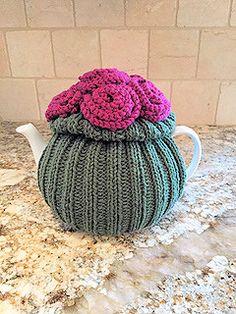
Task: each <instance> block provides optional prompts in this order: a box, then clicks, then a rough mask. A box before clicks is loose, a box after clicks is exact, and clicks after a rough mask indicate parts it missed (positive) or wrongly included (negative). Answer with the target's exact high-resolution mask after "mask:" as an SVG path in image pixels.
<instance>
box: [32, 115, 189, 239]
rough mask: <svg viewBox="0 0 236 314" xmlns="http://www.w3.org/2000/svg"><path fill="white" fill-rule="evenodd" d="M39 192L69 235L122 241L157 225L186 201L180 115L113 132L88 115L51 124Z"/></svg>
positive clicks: (55, 121) (62, 119)
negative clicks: (125, 235) (179, 144)
mask: <svg viewBox="0 0 236 314" xmlns="http://www.w3.org/2000/svg"><path fill="white" fill-rule="evenodd" d="M50 127H51V130H52V132H53V136H52V138H51V140H50V142H49V144H48V145H47V147H46V149H45V150H44V152H43V155H42V157H41V159H40V163H39V168H38V182H39V188H40V190H41V192H42V194H43V196H44V198H45V200H46V202H47V203H48V205H49V206H50V207H51V208H53V210H54V212H55V214H56V216H57V217H59V218H60V220H61V221H62V223H63V226H64V227H65V228H66V229H70V230H81V231H86V232H89V233H93V234H111V235H117V234H122V233H125V232H133V231H135V230H138V229H142V228H145V227H147V226H150V225H153V224H157V223H158V222H159V221H160V219H161V218H162V217H163V215H164V214H166V213H167V212H168V211H169V210H170V209H171V208H172V207H173V205H174V204H175V202H176V201H177V200H178V198H179V197H180V196H181V195H182V193H183V188H184V184H185V180H186V169H185V165H184V162H183V159H182V157H181V155H180V153H179V151H178V148H177V146H176V144H175V142H174V140H173V139H172V137H171V134H172V132H173V130H174V128H175V115H174V113H171V114H170V115H169V116H168V117H167V118H166V119H165V120H163V121H161V122H150V121H147V120H144V119H142V118H138V119H137V120H136V121H135V122H134V123H133V124H131V125H130V126H129V127H128V128H127V129H124V130H117V131H116V132H113V131H112V130H109V129H101V128H100V127H97V126H94V125H92V124H91V123H90V122H89V121H88V120H86V119H85V118H84V117H83V115H82V114H81V113H77V114H73V115H71V116H69V117H66V118H60V117H59V118H57V119H56V120H54V121H51V122H50Z"/></svg>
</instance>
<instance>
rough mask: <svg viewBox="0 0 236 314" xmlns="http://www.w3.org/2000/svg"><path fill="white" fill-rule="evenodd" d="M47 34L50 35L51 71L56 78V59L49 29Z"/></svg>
mask: <svg viewBox="0 0 236 314" xmlns="http://www.w3.org/2000/svg"><path fill="white" fill-rule="evenodd" d="M49 36H50V44H51V50H52V65H53V72H54V77H56V78H57V72H56V59H55V53H54V48H53V40H52V31H49Z"/></svg>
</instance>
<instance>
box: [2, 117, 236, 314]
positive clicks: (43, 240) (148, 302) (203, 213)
mask: <svg viewBox="0 0 236 314" xmlns="http://www.w3.org/2000/svg"><path fill="white" fill-rule="evenodd" d="M18 125H19V123H10V122H4V123H2V125H1V132H0V133H1V135H0V248H1V251H0V313H4V314H5V313H6V314H15V313H40V314H42V313H49V314H53V313H65V314H67V313H71V314H72V313H82V314H103V313H104V314H110V313H114V314H115V313H116V314H118V313H121V314H135V313H140V314H143V313H162V314H163V313H217V314H218V313H236V179H235V178H236V128H233V127H227V128H223V127H222V128H216V127H204V128H196V129H195V130H196V131H197V132H198V134H199V135H200V138H201V141H202V145H203V158H202V162H201V165H200V168H199V170H198V171H197V173H196V175H195V176H194V178H192V179H191V180H189V182H188V183H187V185H186V189H185V193H184V196H183V197H182V199H181V200H180V201H179V202H178V203H177V204H176V206H175V208H174V210H173V212H172V213H171V214H170V215H169V216H167V217H166V218H165V219H163V220H162V221H161V223H160V225H158V226H155V227H153V228H149V229H146V230H144V231H142V232H137V233H135V234H133V235H125V236H121V237H106V236H102V237H101V236H91V235H86V234H82V233H71V232H65V231H63V230H62V229H61V228H60V226H59V224H58V222H57V220H56V219H55V218H54V217H53V215H52V212H51V210H50V208H49V207H48V206H47V205H46V204H45V202H44V201H43V199H42V198H41V195H40V193H39V190H38V187H37V182H36V169H35V165H34V161H33V157H32V154H31V151H30V148H29V146H28V143H27V141H26V139H25V138H24V137H22V136H21V135H20V134H17V133H15V127H16V126H18ZM36 125H37V127H38V128H39V129H40V130H41V131H42V133H43V134H44V136H45V137H49V136H50V132H49V130H48V129H47V127H46V125H45V124H44V123H42V122H39V123H36ZM177 142H178V145H179V147H180V149H181V151H182V152H183V155H184V156H185V158H186V161H187V162H188V160H189V158H190V156H191V149H192V147H191V143H190V142H189V140H187V139H185V138H182V137H181V138H179V139H178V140H177Z"/></svg>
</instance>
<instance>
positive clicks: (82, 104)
mask: <svg viewBox="0 0 236 314" xmlns="http://www.w3.org/2000/svg"><path fill="white" fill-rule="evenodd" d="M79 79H80V80H79V82H77V83H76V84H74V85H72V86H71V87H70V88H69V89H68V90H66V91H64V92H62V93H60V94H59V95H57V96H55V97H54V98H53V99H52V101H51V102H50V104H49V106H48V109H47V111H46V114H45V116H46V119H47V120H48V121H51V120H55V119H56V118H58V117H61V118H65V117H67V116H69V115H71V114H73V113H78V112H81V113H82V114H83V115H84V117H85V118H86V119H87V120H88V121H89V122H90V123H91V124H93V125H95V126H99V127H101V128H107V129H110V130H113V131H115V130H118V129H125V128H127V127H128V126H129V125H130V124H132V123H133V122H134V121H135V120H136V119H137V118H138V117H142V118H144V119H146V120H149V121H152V122H157V121H161V120H164V119H165V118H166V117H167V116H168V115H169V113H170V110H171V104H170V102H169V101H168V100H167V98H166V97H165V96H164V94H163V93H162V92H161V91H160V90H159V89H158V88H156V87H155V85H154V84H153V83H152V82H150V81H148V80H145V79H144V78H143V77H141V76H139V75H130V76H129V75H128V74H127V73H125V72H123V71H119V70H117V69H95V70H93V71H89V72H87V73H85V74H83V75H82V76H80V77H79Z"/></svg>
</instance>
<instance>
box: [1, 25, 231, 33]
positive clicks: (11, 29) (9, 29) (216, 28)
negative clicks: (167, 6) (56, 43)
mask: <svg viewBox="0 0 236 314" xmlns="http://www.w3.org/2000/svg"><path fill="white" fill-rule="evenodd" d="M98 29H104V30H128V31H129V30H134V31H135V30H137V31H139V30H147V29H149V30H161V31H162V30H163V31H165V30H176V31H180V32H181V31H186V30H189V31H190V30H209V31H212V30H214V31H222V30H223V31H225V30H229V29H232V30H236V25H235V26H234V25H232V26H230V27H229V26H228V25H226V26H178V27H176V26H175V25H170V26H148V25H144V26H125V25H120V26H94V27H93V26H76V27H74V26H70V27H69V26H64V27H59V26H58V27H52V26H51V27H27V26H25V27H0V31H5V32H16V31H18V32H24V31H25V32H31V31H45V30H49V31H56V30H65V31H67V30H82V31H83V30H84V31H88V30H95V31H96V30H98Z"/></svg>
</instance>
